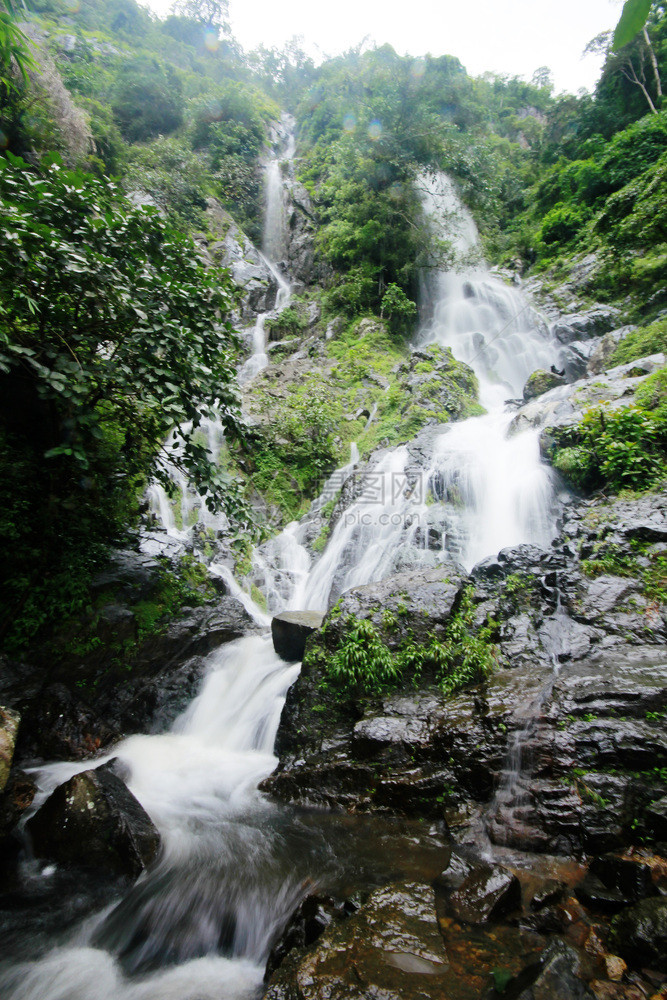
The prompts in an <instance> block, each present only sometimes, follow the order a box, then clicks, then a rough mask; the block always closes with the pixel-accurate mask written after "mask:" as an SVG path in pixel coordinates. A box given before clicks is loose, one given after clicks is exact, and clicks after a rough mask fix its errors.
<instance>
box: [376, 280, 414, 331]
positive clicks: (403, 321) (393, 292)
mask: <svg viewBox="0 0 667 1000" xmlns="http://www.w3.org/2000/svg"><path fill="white" fill-rule="evenodd" d="M380 315H381V316H382V317H386V318H387V320H388V322H389V329H390V330H391V332H392V333H393V334H395V335H397V336H403V337H406V336H408V335H409V334H410V333H411V332H412V329H413V327H414V324H415V321H416V319H417V306H416V305H415V303H414V302H413V301H412V299H409V298H408V297H407V295H406V294H405V292H404V291H403V289H402V288H399V287H398V285H394V284H391V285H388V286H387V291H386V292H385V293H384V295H383V297H382V302H381V303H380Z"/></svg>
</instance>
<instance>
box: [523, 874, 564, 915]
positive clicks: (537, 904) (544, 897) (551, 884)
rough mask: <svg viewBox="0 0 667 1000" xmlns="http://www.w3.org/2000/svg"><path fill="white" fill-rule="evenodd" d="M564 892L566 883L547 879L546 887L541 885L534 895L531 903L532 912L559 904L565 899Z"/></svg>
mask: <svg viewBox="0 0 667 1000" xmlns="http://www.w3.org/2000/svg"><path fill="white" fill-rule="evenodd" d="M564 891H565V883H564V882H561V881H559V880H558V879H555V878H550V879H547V881H546V882H545V883H544V885H541V886H540V887H539V889H537V890H536V891H535V892H534V893H533V898H532V899H531V901H530V908H531V910H541V909H543V908H544V907H545V906H551V905H552V904H553V903H557V902H559V901H560V900H561V899H562V897H563V893H564Z"/></svg>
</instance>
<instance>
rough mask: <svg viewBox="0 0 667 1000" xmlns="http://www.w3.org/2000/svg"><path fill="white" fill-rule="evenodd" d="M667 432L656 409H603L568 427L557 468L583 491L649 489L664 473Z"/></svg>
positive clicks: (561, 439) (559, 452) (666, 427)
mask: <svg viewBox="0 0 667 1000" xmlns="http://www.w3.org/2000/svg"><path fill="white" fill-rule="evenodd" d="M666 435H667V424H666V423H665V421H664V420H661V419H657V418H656V417H655V416H654V415H653V414H652V413H651V412H650V411H647V410H643V409H640V408H639V407H637V406H627V407H623V408H622V409H619V410H607V409H605V408H604V407H598V408H595V409H591V410H589V411H588V412H587V413H586V415H585V416H584V419H583V420H582V421H581V423H580V424H578V425H577V426H576V427H571V428H564V429H563V431H562V433H561V434H560V437H559V445H558V448H557V450H556V455H555V458H554V466H555V467H556V468H557V469H558V470H559V471H560V472H562V473H563V474H564V475H565V476H566V477H567V478H568V479H570V480H571V481H572V482H573V483H574V484H575V485H576V486H579V487H581V488H583V489H597V488H599V487H601V486H606V487H610V488H611V489H615V490H619V489H624V488H630V489H647V488H650V487H651V486H652V485H653V484H654V483H655V482H656V480H657V479H658V478H659V477H660V476H661V475H662V474H663V469H664V455H665V444H666V443H667V438H666Z"/></svg>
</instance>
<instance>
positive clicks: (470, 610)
mask: <svg viewBox="0 0 667 1000" xmlns="http://www.w3.org/2000/svg"><path fill="white" fill-rule="evenodd" d="M406 610H407V609H406ZM399 614H400V607H399ZM474 619H475V610H474V593H473V588H472V587H468V588H466V590H465V591H464V593H463V595H462V598H461V602H460V605H459V607H458V609H457V610H456V612H455V613H454V614H453V615H452V616H451V618H450V619H449V621H448V622H447V626H446V630H445V635H444V637H443V638H442V639H439V638H437V637H436V636H432V637H431V638H430V640H429V641H428V642H427V643H426V644H423V645H417V644H416V643H414V642H412V641H407V642H404V643H403V644H402V645H401V646H400V647H399V649H398V650H397V651H396V652H395V653H392V651H391V650H390V649H389V647H388V646H387V645H386V644H385V643H384V642H383V640H382V637H381V636H380V634H379V632H378V630H377V629H376V628H375V626H374V625H373V623H372V622H371V621H370V620H369V619H357V618H355V617H354V616H350V618H349V619H347V621H346V629H345V635H344V638H343V639H342V641H341V642H340V644H339V645H338V647H337V649H336V651H335V652H334V654H333V656H331V657H328V658H326V659H325V661H324V662H325V676H326V678H327V680H328V681H330V682H331V683H332V684H334V685H335V686H336V687H338V688H340V689H342V690H343V691H345V693H346V694H348V695H352V696H354V695H369V694H376V695H377V694H381V693H382V691H384V690H387V689H389V688H392V687H397V686H399V685H400V684H401V683H411V684H413V685H416V684H418V683H419V682H420V681H421V680H422V679H423V676H424V674H425V673H426V672H428V673H429V674H430V675H431V676H432V677H434V678H435V680H436V683H437V684H438V686H439V687H440V690H441V691H442V693H443V694H444V695H445V696H449V695H451V694H453V693H454V692H455V691H458V690H459V689H460V688H463V687H466V686H468V685H469V684H477V683H479V682H480V681H483V680H484V678H485V677H487V676H488V673H489V671H490V670H491V669H492V667H493V664H494V662H495V646H494V645H493V643H492V637H493V634H494V631H495V624H494V623H489V624H487V625H485V626H483V627H481V628H476V627H475V621H474ZM382 627H383V629H386V630H388V631H389V632H394V631H395V630H396V629H397V628H398V619H396V618H395V616H394V615H393V614H392V613H391V612H390V611H388V610H386V609H385V610H384V611H383V612H382Z"/></svg>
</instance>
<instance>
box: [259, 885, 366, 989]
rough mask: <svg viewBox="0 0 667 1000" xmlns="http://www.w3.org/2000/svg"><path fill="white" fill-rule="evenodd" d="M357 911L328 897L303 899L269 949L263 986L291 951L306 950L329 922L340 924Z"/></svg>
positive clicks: (347, 903)
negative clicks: (336, 921)
mask: <svg viewBox="0 0 667 1000" xmlns="http://www.w3.org/2000/svg"><path fill="white" fill-rule="evenodd" d="M357 909H358V906H357V905H356V904H355V903H353V902H351V901H345V902H340V901H339V900H335V899H333V898H332V897H331V896H306V898H305V899H304V900H303V901H302V902H301V903H300V904H299V906H298V907H297V909H296V910H295V912H294V913H293V915H292V917H291V918H290V921H289V923H288V924H287V927H286V928H285V930H284V931H283V933H282V935H281V937H280V940H279V941H278V942H277V943H276V944H275V945H274V946H273V948H272V949H271V954H270V955H269V960H268V962H267V964H266V972H265V973H264V980H265V982H267V981H268V980H269V979H270V978H271V976H272V975H273V973H274V972H275V971H276V969H277V968H278V967H279V966H280V965H281V964H282V963H283V962H284V960H285V958H286V957H287V956H288V955H289V953H290V952H291V951H293V950H294V949H295V948H298V949H304V948H309V947H310V945H312V944H314V943H315V941H317V940H318V938H319V937H321V935H322V934H323V933H324V931H325V930H326V929H327V927H328V926H329V924H330V923H331V922H332V921H333V920H344V919H345V918H346V917H349V916H350V915H351V914H352V913H354V912H355V911H356V910H357Z"/></svg>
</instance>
